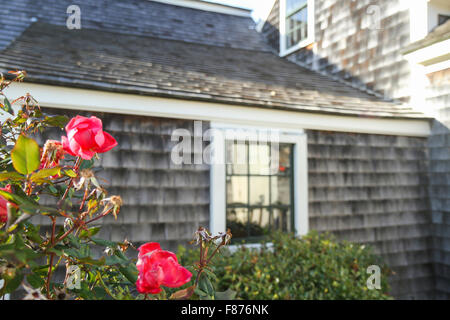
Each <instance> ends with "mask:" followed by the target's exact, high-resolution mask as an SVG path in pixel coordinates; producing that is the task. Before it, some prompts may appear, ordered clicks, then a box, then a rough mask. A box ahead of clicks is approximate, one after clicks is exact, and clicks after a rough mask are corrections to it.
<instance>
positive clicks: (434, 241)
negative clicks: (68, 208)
mask: <svg viewBox="0 0 450 320" xmlns="http://www.w3.org/2000/svg"><path fill="white" fill-rule="evenodd" d="M418 2H421V1H417V3H418ZM408 3H411V2H410V1H400V0H398V1H397V0H393V1H382V0H379V1H376V2H375V4H372V3H371V2H370V1H352V0H340V1H333V0H327V1H326V0H316V1H312V0H277V1H275V2H274V6H273V8H272V10H271V13H270V14H269V15H268V18H267V19H266V21H265V22H264V23H261V24H260V25H259V28H258V30H260V31H261V32H260V33H258V31H257V30H256V29H257V28H256V26H255V24H254V22H253V21H252V20H251V18H250V16H249V12H248V11H247V10H244V9H239V8H234V7H228V6H224V5H218V4H212V3H208V2H204V1H194V0H190V1H188V0H185V1H181V0H164V1H162V0H160V1H148V0H128V1H125V0H123V1H118V0H116V1H112V0H110V1H107V0H79V1H77V3H76V4H77V5H78V6H79V8H80V9H81V29H80V30H77V29H69V28H67V25H66V22H67V21H66V20H67V17H68V15H67V14H66V10H67V8H68V7H69V6H70V5H72V3H71V1H67V0H61V1H58V2H57V3H55V2H54V1H49V0H34V1H31V0H15V1H5V0H0V6H1V8H2V12H1V13H0V17H1V18H2V21H3V23H2V26H1V29H0V50H1V51H0V71H7V70H10V69H25V70H27V72H28V75H29V76H28V78H27V80H26V81H25V83H23V84H18V85H16V86H14V87H13V88H10V89H8V92H7V94H8V95H10V96H15V95H22V94H23V93H24V92H30V93H31V94H32V95H33V96H34V97H35V98H36V99H37V100H38V101H39V102H40V104H41V105H42V106H43V107H44V108H46V110H48V111H50V112H57V113H61V112H62V113H66V114H69V115H73V114H76V113H83V114H96V115H98V116H99V117H101V118H102V119H103V120H104V124H105V130H107V131H108V132H111V134H112V135H113V136H114V137H116V139H117V140H118V142H119V146H118V147H117V148H116V149H114V150H113V151H111V152H108V153H106V154H104V155H102V157H101V160H100V162H99V165H100V166H101V167H102V168H103V171H102V172H101V173H100V175H101V176H102V177H103V178H104V179H105V180H106V181H107V185H108V189H109V190H110V191H111V193H117V194H121V195H122V196H123V198H124V203H125V205H124V207H123V209H122V210H121V214H120V216H119V219H118V221H114V220H113V219H111V220H109V221H107V222H106V223H105V226H104V229H103V235H102V236H104V237H110V238H111V239H114V240H122V239H123V238H124V237H128V239H129V240H131V241H133V242H135V243H137V244H138V243H141V242H144V241H150V240H151V241H159V242H161V243H162V244H163V245H164V246H165V247H168V248H171V249H175V248H176V246H177V245H178V244H180V243H181V244H185V243H187V241H189V240H190V239H191V236H192V233H193V231H194V230H195V229H196V228H197V227H198V226H199V225H204V226H209V227H210V229H211V230H212V231H213V232H218V231H223V230H224V229H225V228H226V227H230V226H231V228H232V232H233V233H234V234H235V236H236V238H238V237H239V236H240V237H246V238H248V237H249V236H250V237H252V238H254V239H258V238H259V237H260V236H261V235H263V234H264V233H265V232H267V231H271V230H274V229H280V230H284V231H296V232H297V233H298V234H304V233H306V232H307V231H308V230H311V229H315V230H319V231H330V232H332V233H334V234H335V235H337V236H338V237H339V238H340V239H347V240H350V241H355V242H358V243H366V244H370V245H372V246H374V247H375V249H376V251H377V252H378V253H379V254H381V255H382V256H383V257H384V258H385V260H386V262H387V263H388V264H389V265H390V266H391V267H392V269H393V270H394V271H395V272H396V274H395V275H394V276H393V277H392V281H391V283H392V287H393V288H392V294H393V295H394V296H396V297H398V298H408V299H410V298H413V299H418V298H436V297H437V298H447V297H448V294H449V290H450V284H449V282H448V281H449V273H448V270H449V267H448V266H449V261H448V257H449V254H448V251H446V250H448V244H447V242H446V240H447V241H448V238H449V237H448V230H449V229H448V223H449V222H448V221H449V220H448V218H447V215H448V208H449V198H450V197H449V189H448V188H449V180H450V167H449V163H450V162H449V159H450V157H448V153H449V152H448V150H449V149H448V143H449V141H450V139H449V135H448V133H447V131H448V129H447V128H446V126H447V127H448V121H447V120H448V117H447V118H445V117H446V116H448V103H447V102H448V95H447V96H445V94H444V95H442V97H441V98H439V97H438V96H439V94H436V92H437V91H436V90H437V89H436V90H435V88H437V86H440V87H441V89H439V90H440V91H439V92H447V93H448V91H445V90H446V88H448V83H447V84H446V82H445V81H447V80H446V79H448V77H447V76H448V72H447V71H442V72H439V74H435V73H433V75H432V76H430V77H431V78H430V79H431V83H432V86H433V89H431V88H430V89H429V91H427V92H430V93H429V94H428V93H427V94H426V98H424V99H425V100H427V102H428V101H431V100H433V101H436V102H435V106H436V107H435V108H436V109H439V110H440V112H441V113H442V115H443V116H442V119H444V120H440V121H441V122H442V123H441V124H439V123H437V122H434V123H433V124H432V123H431V120H432V116H431V115H428V114H426V113H425V112H424V111H423V110H424V108H423V106H424V105H422V106H421V108H420V109H415V107H416V106H415V105H416V104H417V103H416V101H420V98H417V99H416V98H414V97H412V94H411V86H410V82H411V78H410V74H411V73H412V72H411V67H410V64H411V63H412V62H408V60H407V59H406V58H405V57H403V53H404V50H407V49H408V48H409V47H408V46H410V45H411V46H413V47H411V48H409V49H410V51H411V52H413V51H417V50H419V48H422V47H420V46H421V45H420V44H416V46H414V44H412V42H413V41H411V39H413V40H414V41H421V40H420V37H419V36H417V32H415V31H414V30H413V29H414V28H413V26H414V27H417V26H419V24H415V23H414V25H413V24H412V23H411V21H412V19H413V18H412V17H418V16H420V13H423V10H418V9H417V8H409V5H408ZM414 3H416V2H414ZM443 5H444V6H443ZM445 5H446V2H439V1H431V2H430V7H429V8H430V9H429V12H430V14H429V17H430V19H428V18H427V21H429V24H428V22H427V24H425V26H426V27H423V28H422V29H423V30H425V29H426V30H425V31H423V30H422V31H420V32H422V36H421V37H422V38H423V37H425V36H426V35H427V32H428V31H430V30H433V26H432V24H433V23H435V22H436V21H437V22H439V20H440V22H443V21H444V20H445V15H446V14H447V15H448V12H447V11H445V10H444V9H445ZM280 9H281V10H280ZM422 9H423V8H422ZM427 10H428V9H427ZM437 12H438V13H439V15H440V16H439V15H438V17H437V18H436V17H435V16H436V13H437ZM446 12H447V13H446ZM426 13H427V17H428V11H426ZM374 15H375V16H374ZM374 17H379V18H380V19H374ZM435 18H436V19H435ZM419 20H420V19H419ZM420 21H421V20H420ZM433 21H434V22H433ZM437 22H436V23H437ZM438 29H439V28H438ZM438 29H436V30H435V31H433V32H432V33H430V35H429V37H431V38H432V37H433V35H432V34H433V33H434V32H436V33H438V35H439V36H438V37H439V39H440V40H439V41H445V39H447V38H445V39H444V38H442V37H443V36H442V35H441V33H439V32H441V31H439V30H438ZM280 34H281V35H282V36H281V37H280ZM444 34H445V35H447V34H448V33H445V32H444ZM413 35H414V37H413ZM425 39H426V38H425ZM422 45H423V46H426V45H430V43H428V42H427V43H422ZM444 48H445V44H444ZM447 48H448V47H447ZM411 54H413V53H411ZM446 55H447V57H448V50H447V52H446ZM410 61H411V60H410ZM425 61H427V60H425ZM436 61H437V62H436ZM422 62H424V61H417V63H419V64H420V63H422ZM441 62H442V59H441V58H440V59H438V60H433V63H441ZM427 63H428V62H427ZM443 65H444V64H440V66H443ZM446 77H447V78H446ZM438 83H439V84H438ZM432 91H433V92H435V93H431V92H432ZM413 92H415V93H417V92H416V91H413ZM445 97H447V98H445ZM445 99H447V102H445V101H446V100H445ZM422 100H423V99H422ZM439 101H440V102H439ZM406 103H407V104H406ZM413 107H414V108H413ZM418 110H419V111H418ZM446 112H447V113H446ZM445 119H447V120H445ZM193 120H201V121H202V123H201V126H200V123H198V122H195V123H194V121H193ZM438 120H439V119H438ZM445 121H447V124H445ZM430 124H432V126H430ZM177 129H187V130H184V131H183V130H177ZM227 129H230V130H231V129H232V130H246V132H247V133H255V134H257V133H264V131H265V130H279V132H281V135H280V136H279V137H280V140H279V141H276V139H275V140H274V142H278V144H277V143H274V144H272V145H271V148H269V147H268V146H267V145H261V144H258V145H256V144H254V143H251V142H252V140H251V139H252V138H251V137H250V138H249V139H248V140H249V141H248V142H247V143H246V144H245V145H243V146H242V150H244V154H246V155H247V157H244V160H245V161H246V162H245V163H244V164H241V165H227V166H224V165H221V164H217V163H214V164H212V165H208V164H205V163H204V162H203V161H201V160H202V158H201V156H202V150H203V149H202V148H201V147H207V145H208V136H207V133H208V132H211V130H215V132H224V131H225V130H227ZM179 132H191V133H192V134H193V135H194V136H195V137H197V140H196V141H197V143H194V148H192V150H191V153H192V157H190V159H192V160H194V161H197V162H198V163H199V164H186V163H182V164H177V163H175V162H174V159H173V155H172V151H173V148H174V146H175V145H177V143H178V140H176V141H172V140H173V139H172V137H173V135H174V133H175V134H178V133H179ZM430 135H431V136H430ZM199 137H203V140H204V141H201V142H200V143H198V142H199V141H200V140H201V139H198V138H199ZM214 138H215V141H214V142H215V144H214V146H215V149H214V153H213V156H214V157H215V159H216V160H217V159H222V160H223V158H224V157H225V154H233V153H232V150H235V149H239V148H240V147H239V146H237V145H236V144H235V143H233V142H229V143H226V141H225V140H227V139H226V138H225V137H224V136H222V138H221V136H220V135H218V136H217V135H216V136H215V137H214ZM275 148H276V150H277V151H279V154H280V156H279V160H280V162H279V166H277V167H276V168H269V167H268V166H267V164H265V163H264V162H260V163H256V164H255V162H254V161H253V162H252V161H251V160H252V159H253V158H254V155H259V156H260V157H261V158H268V157H270V155H271V152H272V150H275ZM43 223H46V222H45V221H43ZM446 231H447V232H446ZM445 259H447V260H445Z"/></svg>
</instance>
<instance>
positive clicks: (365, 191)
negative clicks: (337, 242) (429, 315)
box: [307, 130, 434, 299]
mask: <svg viewBox="0 0 450 320" xmlns="http://www.w3.org/2000/svg"><path fill="white" fill-rule="evenodd" d="M307 135H308V179H309V181H308V187H309V222H310V229H313V230H314V229H315V230H318V231H319V232H326V231H328V232H331V233H333V234H334V235H336V236H337V237H338V238H339V239H345V240H349V241H354V242H357V243H363V244H369V245H372V246H373V247H374V248H375V252H376V253H377V254H379V255H380V256H382V257H383V258H384V261H385V262H386V263H387V264H388V265H389V266H390V267H391V268H392V270H393V271H394V272H395V273H396V274H395V275H393V276H392V277H391V282H390V283H391V286H392V292H391V293H392V294H393V295H394V296H395V297H396V298H404V299H420V298H433V294H434V278H433V267H432V252H431V230H430V228H431V225H430V220H431V217H430V211H429V204H428V194H427V179H428V178H427V154H426V149H425V145H426V139H423V138H411V137H395V136H383V135H367V134H350V133H336V132H324V131H312V130H308V132H307Z"/></svg>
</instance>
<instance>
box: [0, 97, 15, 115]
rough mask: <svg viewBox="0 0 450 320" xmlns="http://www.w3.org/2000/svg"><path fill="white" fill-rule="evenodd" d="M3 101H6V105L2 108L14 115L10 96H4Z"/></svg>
mask: <svg viewBox="0 0 450 320" xmlns="http://www.w3.org/2000/svg"><path fill="white" fill-rule="evenodd" d="M3 101H4V103H5V104H4V105H2V109H3V110H4V111H6V112H8V113H10V114H12V115H14V110H13V108H12V107H11V103H10V102H9V100H8V98H6V97H5V96H4V97H3Z"/></svg>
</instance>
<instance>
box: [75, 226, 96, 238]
mask: <svg viewBox="0 0 450 320" xmlns="http://www.w3.org/2000/svg"><path fill="white" fill-rule="evenodd" d="M99 231H100V227H92V228H89V229H87V230H82V231H81V232H80V238H81V239H87V238H90V237H92V236H95V235H96V234H97V233H98V232H99Z"/></svg>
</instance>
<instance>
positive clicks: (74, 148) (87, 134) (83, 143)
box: [62, 116, 117, 160]
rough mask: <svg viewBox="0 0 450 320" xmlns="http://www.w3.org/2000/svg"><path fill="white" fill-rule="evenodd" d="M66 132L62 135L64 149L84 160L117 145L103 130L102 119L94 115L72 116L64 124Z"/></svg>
mask: <svg viewBox="0 0 450 320" xmlns="http://www.w3.org/2000/svg"><path fill="white" fill-rule="evenodd" d="M66 132H67V137H64V136H63V137H62V144H63V147H64V151H66V152H67V153H68V154H71V155H73V156H76V157H81V158H83V159H85V160H90V159H92V157H93V156H94V155H95V154H96V153H103V152H106V151H109V150H111V149H112V148H114V147H115V146H117V141H116V140H115V139H114V138H113V137H112V136H111V135H110V134H108V133H106V132H104V131H103V124H102V121H101V120H100V119H98V118H97V117H94V116H92V117H90V118H86V117H82V116H76V117H75V118H72V119H71V120H70V122H69V123H68V124H67V125H66Z"/></svg>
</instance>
